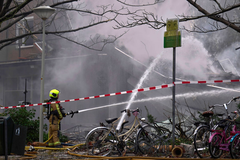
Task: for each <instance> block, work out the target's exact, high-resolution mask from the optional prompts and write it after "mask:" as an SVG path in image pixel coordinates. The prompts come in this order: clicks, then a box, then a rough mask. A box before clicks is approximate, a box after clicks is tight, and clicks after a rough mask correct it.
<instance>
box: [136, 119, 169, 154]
mask: <svg viewBox="0 0 240 160" xmlns="http://www.w3.org/2000/svg"><path fill="white" fill-rule="evenodd" d="M145 123H147V125H145V126H143V128H144V129H141V130H139V132H138V133H137V136H136V141H137V147H138V148H137V149H138V151H139V153H140V154H143V155H148V156H161V155H162V154H163V153H165V152H168V151H170V147H169V144H170V140H171V132H170V130H168V129H167V128H165V127H162V126H159V125H158V124H157V122H155V121H154V122H153V123H148V122H145ZM149 127H150V128H151V129H152V130H153V128H154V130H153V131H152V132H150V133H151V135H150V137H151V140H150V139H149V137H147V136H145V135H147V134H146V133H145V134H144V133H143V132H144V131H146V130H147V129H146V128H149Z"/></svg>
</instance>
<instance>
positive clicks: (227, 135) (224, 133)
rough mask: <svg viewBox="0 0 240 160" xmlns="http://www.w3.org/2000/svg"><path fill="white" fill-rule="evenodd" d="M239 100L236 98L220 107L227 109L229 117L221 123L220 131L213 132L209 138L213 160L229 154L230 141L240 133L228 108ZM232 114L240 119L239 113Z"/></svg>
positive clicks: (219, 124) (219, 125)
mask: <svg viewBox="0 0 240 160" xmlns="http://www.w3.org/2000/svg"><path fill="white" fill-rule="evenodd" d="M239 98H240V97H234V98H233V99H231V100H230V101H229V102H228V103H224V104H223V105H218V106H223V107H224V108H225V110H226V112H227V115H228V117H227V118H226V119H223V120H220V121H219V123H218V128H220V129H219V130H213V129H212V130H211V132H212V134H211V136H210V138H209V152H210V155H211V157H212V158H219V157H220V156H221V155H222V154H223V151H227V152H229V146H230V140H231V139H232V137H233V136H234V135H235V134H237V133H240V131H237V127H236V124H235V122H234V120H235V118H234V119H232V118H231V116H230V114H229V113H228V108H227V105H229V104H230V103H231V102H232V101H236V100H237V99H239ZM214 106H216V105H214ZM232 113H234V114H235V117H238V112H237V111H234V112H232Z"/></svg>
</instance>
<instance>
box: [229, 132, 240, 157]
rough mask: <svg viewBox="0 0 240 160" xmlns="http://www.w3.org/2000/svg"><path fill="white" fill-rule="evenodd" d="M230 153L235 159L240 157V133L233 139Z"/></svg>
mask: <svg viewBox="0 0 240 160" xmlns="http://www.w3.org/2000/svg"><path fill="white" fill-rule="evenodd" d="M230 154H231V157H232V158H233V159H240V135H237V136H235V137H234V139H233V140H232V141H231V143H230Z"/></svg>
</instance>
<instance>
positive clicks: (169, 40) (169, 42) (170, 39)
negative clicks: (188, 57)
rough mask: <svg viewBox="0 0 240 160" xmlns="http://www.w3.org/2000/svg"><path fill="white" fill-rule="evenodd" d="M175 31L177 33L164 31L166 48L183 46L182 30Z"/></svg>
mask: <svg viewBox="0 0 240 160" xmlns="http://www.w3.org/2000/svg"><path fill="white" fill-rule="evenodd" d="M174 32H175V34H169V32H165V33H164V48H171V47H181V32H180V31H177V32H176V31H174Z"/></svg>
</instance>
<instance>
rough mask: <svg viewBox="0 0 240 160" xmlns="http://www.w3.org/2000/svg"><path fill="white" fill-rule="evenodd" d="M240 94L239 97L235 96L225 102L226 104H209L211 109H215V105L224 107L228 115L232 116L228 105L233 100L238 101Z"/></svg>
mask: <svg viewBox="0 0 240 160" xmlns="http://www.w3.org/2000/svg"><path fill="white" fill-rule="evenodd" d="M239 98H240V96H238V97H233V98H232V99H231V100H229V101H228V102H227V103H224V104H214V105H213V106H209V108H210V110H213V109H214V107H224V108H225V110H226V112H227V114H228V117H230V114H229V113H228V108H227V106H228V105H229V104H230V103H231V102H232V101H236V100H237V99H239Z"/></svg>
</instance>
